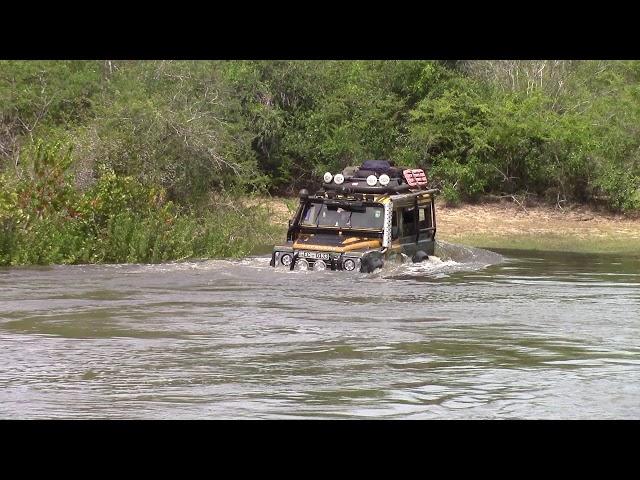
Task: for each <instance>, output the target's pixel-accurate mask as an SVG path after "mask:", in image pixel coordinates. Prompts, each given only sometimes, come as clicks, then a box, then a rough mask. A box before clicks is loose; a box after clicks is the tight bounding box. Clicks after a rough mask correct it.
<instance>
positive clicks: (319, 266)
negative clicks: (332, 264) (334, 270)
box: [313, 260, 327, 271]
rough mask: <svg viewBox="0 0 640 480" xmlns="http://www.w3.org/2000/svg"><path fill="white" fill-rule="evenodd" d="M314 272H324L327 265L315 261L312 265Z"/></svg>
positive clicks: (322, 261) (323, 262)
mask: <svg viewBox="0 0 640 480" xmlns="http://www.w3.org/2000/svg"><path fill="white" fill-rule="evenodd" d="M313 269H314V270H320V271H321V270H326V269H327V263H326V262H325V261H324V260H316V263H314V264H313Z"/></svg>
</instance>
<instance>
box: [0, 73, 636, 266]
mask: <svg viewBox="0 0 640 480" xmlns="http://www.w3.org/2000/svg"><path fill="white" fill-rule="evenodd" d="M639 100H640V62H637V61H517V62H516V61H447V62H433V61H322V62H319V61H207V62H202V61H3V62H0V265H2V264H25V263H42V264H46V263H84V262H157V261H165V260H169V259H179V258H188V257H198V256H200V257H210V256H233V255H243V254H246V253H247V252H249V251H250V250H251V249H253V248H255V247H256V246H257V245H258V244H260V243H263V242H270V241H271V238H270V235H273V234H274V233H275V232H274V228H275V227H273V226H270V224H269V217H268V212H266V210H265V208H263V207H253V208H241V207H233V205H234V202H232V201H231V199H234V198H239V197H240V196H242V197H247V196H249V197H250V196H252V195H255V194H260V195H263V194H265V193H278V194H285V195H287V194H292V193H295V192H296V191H297V190H298V189H299V188H301V187H307V188H314V187H317V186H318V181H319V178H320V174H321V173H323V172H324V171H326V170H331V171H334V172H335V171H337V170H338V169H340V168H342V167H344V166H346V165H349V164H354V163H360V162H361V161H362V160H364V159H368V158H391V159H393V160H395V161H396V163H397V164H399V165H407V166H422V167H424V168H426V169H427V170H428V173H429V175H430V176H431V178H432V180H433V182H434V184H435V185H436V186H438V187H440V188H441V189H442V190H443V192H444V196H445V198H446V200H447V201H448V202H449V203H453V204H455V203H457V202H462V201H473V200H475V199H478V198H480V197H481V196H482V195H484V194H497V195H516V194H518V195H522V194H526V195H528V196H534V197H536V198H538V199H540V200H543V201H548V202H552V203H558V204H562V202H581V203H597V204H599V205H602V206H605V207H607V208H609V209H611V210H613V211H620V212H634V211H639V210H640V101H639ZM225 205H226V206H225ZM277 230H279V231H280V233H281V228H278V229H277Z"/></svg>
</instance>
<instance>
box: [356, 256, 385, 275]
mask: <svg viewBox="0 0 640 480" xmlns="http://www.w3.org/2000/svg"><path fill="white" fill-rule="evenodd" d="M383 265H384V260H383V258H382V255H375V254H369V255H365V256H364V257H362V259H361V260H360V273H371V272H373V271H374V270H376V269H378V268H382V266H383Z"/></svg>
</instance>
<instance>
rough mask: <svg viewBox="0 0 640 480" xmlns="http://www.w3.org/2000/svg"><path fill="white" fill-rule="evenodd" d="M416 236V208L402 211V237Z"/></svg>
mask: <svg viewBox="0 0 640 480" xmlns="http://www.w3.org/2000/svg"><path fill="white" fill-rule="evenodd" d="M415 234H416V225H415V222H414V207H411V208H404V209H402V236H403V237H408V236H410V235H415Z"/></svg>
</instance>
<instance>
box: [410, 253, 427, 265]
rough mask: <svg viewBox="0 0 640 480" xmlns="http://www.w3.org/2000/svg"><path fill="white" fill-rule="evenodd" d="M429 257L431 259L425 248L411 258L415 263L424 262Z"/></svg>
mask: <svg viewBox="0 0 640 480" xmlns="http://www.w3.org/2000/svg"><path fill="white" fill-rule="evenodd" d="M428 259H429V255H427V253H426V252H424V251H423V250H418V251H417V252H416V253H415V255H414V256H413V257H412V258H411V260H412V261H413V263H420V262H424V261H425V260H428Z"/></svg>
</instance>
